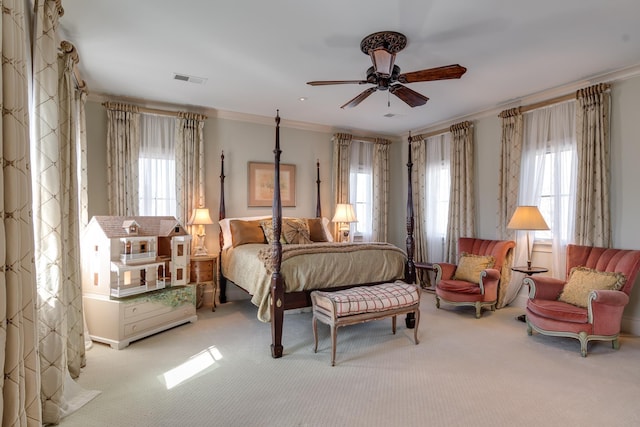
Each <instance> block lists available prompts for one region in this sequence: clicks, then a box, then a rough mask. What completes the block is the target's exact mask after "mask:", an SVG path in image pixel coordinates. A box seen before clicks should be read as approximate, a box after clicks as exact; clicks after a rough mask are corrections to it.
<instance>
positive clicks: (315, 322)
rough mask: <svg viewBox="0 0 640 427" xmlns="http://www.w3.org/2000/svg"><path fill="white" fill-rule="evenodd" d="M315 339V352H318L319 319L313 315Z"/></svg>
mask: <svg viewBox="0 0 640 427" xmlns="http://www.w3.org/2000/svg"><path fill="white" fill-rule="evenodd" d="M312 324H313V341H314V343H315V345H314V346H313V352H314V353H317V352H318V319H316V316H313V321H312Z"/></svg>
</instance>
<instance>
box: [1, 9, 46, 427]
mask: <svg viewBox="0 0 640 427" xmlns="http://www.w3.org/2000/svg"><path fill="white" fill-rule="evenodd" d="M0 4H1V5H2V26H1V27H0V31H1V36H0V37H1V40H2V68H1V69H0V77H1V78H0V84H1V85H2V89H1V90H0V103H1V107H2V132H1V133H0V144H1V145H2V150H1V151H0V156H2V157H1V159H0V160H1V161H0V167H2V175H0V180H2V183H1V184H0V188H4V189H5V191H3V192H2V196H0V201H1V203H2V222H3V224H2V225H3V226H2V227H0V262H1V263H2V266H3V268H2V269H1V270H0V367H2V369H3V376H2V379H0V381H2V386H1V387H0V388H1V389H2V393H0V400H1V402H0V420H1V422H2V425H3V426H27V425H28V426H40V425H42V407H41V400H40V360H39V358H38V350H37V349H38V348H37V345H38V336H37V325H36V322H37V320H36V319H37V317H36V311H35V307H36V276H35V271H36V269H35V265H34V258H35V252H34V243H33V241H34V240H33V219H32V212H31V209H32V197H31V195H32V193H31V192H32V189H31V182H32V177H31V175H30V171H31V165H30V152H29V151H30V149H29V107H28V106H29V96H28V89H27V87H28V78H29V76H30V73H29V70H28V69H27V64H28V63H29V61H28V58H27V57H26V53H27V52H29V44H28V40H29V36H28V33H27V32H28V31H29V25H30V22H31V18H30V16H29V11H28V10H25V4H27V2H24V1H22V0H2V1H0Z"/></svg>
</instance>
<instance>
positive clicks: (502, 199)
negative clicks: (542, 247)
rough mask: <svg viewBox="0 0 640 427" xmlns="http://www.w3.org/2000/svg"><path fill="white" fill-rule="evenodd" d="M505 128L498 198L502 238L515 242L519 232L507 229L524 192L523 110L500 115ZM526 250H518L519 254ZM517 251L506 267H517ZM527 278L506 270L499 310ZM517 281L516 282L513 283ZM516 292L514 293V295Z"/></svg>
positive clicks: (502, 279)
mask: <svg viewBox="0 0 640 427" xmlns="http://www.w3.org/2000/svg"><path fill="white" fill-rule="evenodd" d="M498 116H499V117H500V119H501V125H502V141H501V142H502V144H501V147H502V148H501V152H500V179H499V189H498V191H499V195H498V237H499V238H500V239H504V240H515V237H516V236H515V231H514V230H509V229H507V224H509V221H510V220H511V216H512V215H513V212H515V210H516V208H517V207H518V193H519V191H520V165H521V162H522V145H523V141H524V119H523V116H522V112H521V110H520V108H512V109H510V110H505V111H503V112H501V113H500V114H499V115H498ZM524 249H525V248H522V247H516V249H515V250H516V251H518V250H520V251H522V250H524ZM513 257H514V251H509V253H508V254H507V259H506V260H505V263H504V264H503V265H504V266H511V265H512V264H513ZM522 279H523V275H522V274H516V275H513V279H512V272H511V268H503V271H502V273H501V279H500V289H499V290H498V303H497V305H496V306H497V307H498V308H501V307H504V306H505V305H506V304H508V302H509V301H506V300H505V295H506V294H507V293H508V289H509V288H510V287H511V286H514V287H515V288H516V289H520V284H521V283H522ZM512 282H514V283H512ZM510 293H513V292H510Z"/></svg>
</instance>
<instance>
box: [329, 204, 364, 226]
mask: <svg viewBox="0 0 640 427" xmlns="http://www.w3.org/2000/svg"><path fill="white" fill-rule="evenodd" d="M332 221H333V222H357V221H358V220H357V219H356V214H355V212H354V210H353V205H352V204H349V203H338V204H337V205H336V213H335V215H334V216H333V220H332Z"/></svg>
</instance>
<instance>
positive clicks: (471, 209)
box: [444, 121, 476, 263]
mask: <svg viewBox="0 0 640 427" xmlns="http://www.w3.org/2000/svg"><path fill="white" fill-rule="evenodd" d="M449 130H450V131H451V195H450V197H449V219H448V221H447V241H446V246H445V250H446V254H447V259H445V260H444V261H445V262H450V263H456V262H457V259H458V253H457V252H458V239H459V238H460V237H475V233H476V225H475V215H476V212H475V199H474V186H473V173H474V172H473V169H474V168H473V161H474V158H473V125H472V124H471V122H468V121H465V122H461V123H456V124H454V125H451V127H450V129H449Z"/></svg>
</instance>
